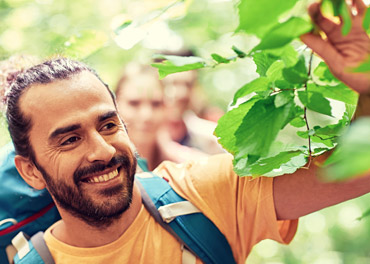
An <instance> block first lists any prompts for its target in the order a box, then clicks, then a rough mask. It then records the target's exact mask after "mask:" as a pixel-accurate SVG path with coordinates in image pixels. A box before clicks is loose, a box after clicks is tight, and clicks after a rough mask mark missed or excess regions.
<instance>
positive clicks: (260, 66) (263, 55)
mask: <svg viewBox="0 0 370 264" xmlns="http://www.w3.org/2000/svg"><path fill="white" fill-rule="evenodd" d="M252 57H253V61H254V63H255V64H256V66H257V73H258V74H259V75H260V76H266V72H267V70H268V69H269V67H270V66H271V64H273V63H274V62H275V61H276V60H277V57H276V56H274V55H272V54H270V53H268V52H263V51H262V52H256V53H254V54H253V56H252Z"/></svg>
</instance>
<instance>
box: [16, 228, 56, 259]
mask: <svg viewBox="0 0 370 264" xmlns="http://www.w3.org/2000/svg"><path fill="white" fill-rule="evenodd" d="M12 244H13V245H14V247H15V248H16V249H17V251H18V253H17V254H16V255H15V257H14V263H15V264H55V262H54V260H53V257H52V256H51V254H50V251H49V249H48V247H47V245H46V243H45V241H44V233H43V232H38V233H37V234H35V235H34V236H33V237H32V238H31V239H28V236H27V235H25V234H24V233H23V232H19V233H18V235H16V236H15V237H14V238H13V240H12Z"/></svg>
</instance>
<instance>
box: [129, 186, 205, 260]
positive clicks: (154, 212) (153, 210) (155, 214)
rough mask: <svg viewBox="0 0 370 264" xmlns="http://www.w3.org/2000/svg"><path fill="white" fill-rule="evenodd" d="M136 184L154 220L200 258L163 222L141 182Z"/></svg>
mask: <svg viewBox="0 0 370 264" xmlns="http://www.w3.org/2000/svg"><path fill="white" fill-rule="evenodd" d="M136 184H137V185H138V187H139V189H140V193H141V199H142V201H143V204H144V206H145V208H146V209H147V210H148V212H149V213H150V214H151V215H152V216H153V217H154V219H155V220H156V221H157V222H158V223H159V224H160V225H161V226H162V227H163V228H164V229H165V230H166V231H167V232H169V233H170V234H171V235H172V236H174V237H175V238H176V239H177V241H179V242H180V244H183V245H185V246H186V248H187V250H189V251H190V252H191V253H193V255H194V256H197V257H198V258H199V256H198V255H197V254H196V253H195V252H194V251H193V250H192V249H191V248H190V247H189V246H188V245H186V243H185V242H184V241H183V240H182V239H181V237H180V236H179V235H178V234H177V233H176V232H175V231H174V230H173V229H172V228H171V227H170V226H169V225H168V224H167V223H165V222H164V221H163V219H162V217H161V215H160V214H159V212H158V209H157V207H155V205H154V203H153V201H152V199H151V198H150V197H149V195H148V194H147V192H146V191H145V189H144V187H143V185H142V184H141V183H140V181H138V180H136Z"/></svg>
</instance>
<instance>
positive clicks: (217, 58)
mask: <svg viewBox="0 0 370 264" xmlns="http://www.w3.org/2000/svg"><path fill="white" fill-rule="evenodd" d="M211 56H212V59H214V60H215V61H216V62H218V63H229V62H230V60H228V59H226V58H224V57H222V56H221V55H218V54H216V53H212V54H211Z"/></svg>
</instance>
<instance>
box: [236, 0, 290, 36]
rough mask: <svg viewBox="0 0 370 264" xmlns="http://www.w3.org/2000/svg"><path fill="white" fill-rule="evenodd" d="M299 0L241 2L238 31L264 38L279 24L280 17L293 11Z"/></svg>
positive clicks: (243, 0) (247, 0)
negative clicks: (286, 12)
mask: <svg viewBox="0 0 370 264" xmlns="http://www.w3.org/2000/svg"><path fill="white" fill-rule="evenodd" d="M296 2H297V0H285V1H271V0H259V1H254V0H241V1H240V3H239V5H238V11H239V26H238V28H237V30H236V31H241V30H242V31H245V32H246V33H250V34H254V35H257V36H258V37H262V36H264V35H265V33H266V32H268V30H269V29H270V28H271V27H273V26H274V25H275V24H277V22H278V19H279V16H280V15H281V14H283V13H284V12H285V11H287V10H289V9H291V8H292V7H293V6H294V5H295V3H296Z"/></svg>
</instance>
